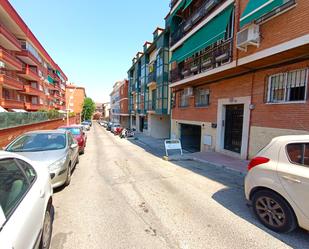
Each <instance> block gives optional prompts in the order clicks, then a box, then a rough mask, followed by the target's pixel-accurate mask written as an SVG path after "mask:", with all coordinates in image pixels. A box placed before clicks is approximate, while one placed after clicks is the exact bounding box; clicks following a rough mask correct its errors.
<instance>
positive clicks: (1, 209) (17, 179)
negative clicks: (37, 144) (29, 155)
mask: <svg viewBox="0 0 309 249" xmlns="http://www.w3.org/2000/svg"><path fill="white" fill-rule="evenodd" d="M52 194H53V189H52V186H51V182H50V176H49V172H48V170H47V169H46V168H45V167H42V165H40V164H35V163H33V162H31V161H29V160H28V159H26V158H25V157H23V156H20V155H17V154H13V153H8V152H4V151H1V152H0V248H3V249H6V248H15V249H25V248H27V249H28V248H45V249H48V248H49V245H50V241H51V236H52V221H53V207H52Z"/></svg>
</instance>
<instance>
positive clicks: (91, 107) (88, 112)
mask: <svg viewBox="0 0 309 249" xmlns="http://www.w3.org/2000/svg"><path fill="white" fill-rule="evenodd" d="M94 111H95V103H94V102H93V100H92V99H91V98H85V99H84V103H83V111H82V119H83V120H89V119H91V117H92V114H93V113H94Z"/></svg>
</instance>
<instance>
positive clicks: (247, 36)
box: [166, 0, 309, 158]
mask: <svg viewBox="0 0 309 249" xmlns="http://www.w3.org/2000/svg"><path fill="white" fill-rule="evenodd" d="M308 23H309V1H307V0H279V1H268V0H262V1H256V0H226V1H222V0H178V1H176V0H173V1H172V2H171V10H170V12H169V14H168V16H167V17H166V29H167V31H168V32H170V51H171V61H170V62H171V64H170V79H169V80H170V88H171V89H172V96H173V97H172V120H171V125H172V128H171V131H172V136H173V137H179V138H180V139H181V141H182V144H183V147H184V148H185V149H187V150H189V151H207V150H212V151H218V152H222V153H226V154H229V155H233V156H236V157H240V158H248V157H252V156H253V155H254V154H255V153H257V152H258V151H259V150H260V149H261V148H262V147H263V146H265V145H266V144H267V143H268V142H269V141H270V140H271V139H272V138H273V137H275V136H279V135H288V134H309V119H308V118H309V103H308V77H309V74H308V68H309V26H308Z"/></svg>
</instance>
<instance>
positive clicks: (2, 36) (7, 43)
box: [0, 24, 21, 51]
mask: <svg viewBox="0 0 309 249" xmlns="http://www.w3.org/2000/svg"><path fill="white" fill-rule="evenodd" d="M0 44H1V46H2V47H4V48H5V49H8V50H13V51H20V50H21V46H20V43H19V41H18V40H17V39H16V37H15V36H14V35H13V34H12V33H11V32H10V31H8V30H7V28H5V27H4V26H3V25H1V24H0Z"/></svg>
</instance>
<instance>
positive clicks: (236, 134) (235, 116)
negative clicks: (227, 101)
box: [224, 105, 244, 154]
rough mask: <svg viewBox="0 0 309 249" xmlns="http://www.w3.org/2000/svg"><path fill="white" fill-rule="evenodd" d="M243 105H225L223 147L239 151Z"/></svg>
mask: <svg viewBox="0 0 309 249" xmlns="http://www.w3.org/2000/svg"><path fill="white" fill-rule="evenodd" d="M243 120H244V105H227V106H226V107H225V121H224V123H225V129H224V149H225V150H229V151H232V152H236V153H238V154H240V153H241V144H242V135H243Z"/></svg>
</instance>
